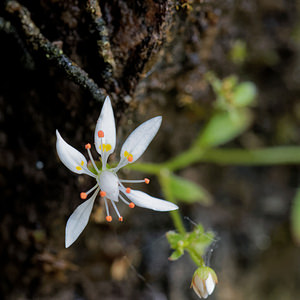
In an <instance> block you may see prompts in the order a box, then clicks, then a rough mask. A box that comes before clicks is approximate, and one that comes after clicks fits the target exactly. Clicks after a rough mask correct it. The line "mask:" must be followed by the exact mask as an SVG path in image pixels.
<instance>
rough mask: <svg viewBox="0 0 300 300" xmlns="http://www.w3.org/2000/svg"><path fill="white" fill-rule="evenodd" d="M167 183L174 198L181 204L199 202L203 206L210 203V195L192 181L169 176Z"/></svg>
mask: <svg viewBox="0 0 300 300" xmlns="http://www.w3.org/2000/svg"><path fill="white" fill-rule="evenodd" d="M169 182H170V187H171V191H172V193H173V196H174V198H175V199H177V200H179V201H181V202H185V203H194V202H199V203H201V204H204V205H209V204H211V203H212V198H211V195H210V194H209V193H208V192H207V191H206V190H205V189H204V188H203V187H202V186H200V185H198V184H196V183H194V182H192V181H189V180H186V179H184V178H182V177H179V176H175V175H171V176H170V181H169Z"/></svg>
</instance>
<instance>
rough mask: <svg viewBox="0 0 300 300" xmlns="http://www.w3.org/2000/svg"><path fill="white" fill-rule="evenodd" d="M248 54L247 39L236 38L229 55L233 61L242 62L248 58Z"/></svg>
mask: <svg viewBox="0 0 300 300" xmlns="http://www.w3.org/2000/svg"><path fill="white" fill-rule="evenodd" d="M247 54H248V53H247V45H246V43H245V41H242V40H236V41H235V42H234V43H233V46H232V48H231V51H230V53H229V57H230V59H231V61H232V62H233V63H235V64H242V63H244V61H245V60H246V58H247Z"/></svg>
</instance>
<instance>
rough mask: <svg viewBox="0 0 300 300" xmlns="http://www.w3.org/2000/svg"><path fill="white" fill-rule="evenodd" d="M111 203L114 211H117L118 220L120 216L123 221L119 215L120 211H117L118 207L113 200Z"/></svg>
mask: <svg viewBox="0 0 300 300" xmlns="http://www.w3.org/2000/svg"><path fill="white" fill-rule="evenodd" d="M111 204H112V206H113V207H114V209H115V211H116V213H117V215H118V217H119V221H120V218H122V221H123V217H121V215H120V213H119V211H118V208H117V206H116V204H115V202H114V201H111Z"/></svg>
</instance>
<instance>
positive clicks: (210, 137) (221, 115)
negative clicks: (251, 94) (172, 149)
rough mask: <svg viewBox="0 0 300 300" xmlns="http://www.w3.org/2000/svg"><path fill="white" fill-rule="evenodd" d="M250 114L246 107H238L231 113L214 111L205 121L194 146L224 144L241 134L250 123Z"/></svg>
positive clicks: (209, 146)
mask: <svg viewBox="0 0 300 300" xmlns="http://www.w3.org/2000/svg"><path fill="white" fill-rule="evenodd" d="M251 122H252V114H251V112H250V111H249V110H248V109H245V108H244V109H238V110H235V111H234V114H233V113H230V112H227V111H223V112H218V113H216V114H215V115H214V116H213V117H212V118H211V119H210V120H209V122H208V123H207V125H206V126H205V128H204V130H203V131H202V133H201V134H200V136H199V137H198V139H197V141H196V146H198V147H201V148H211V147H215V146H218V145H222V144H225V143H227V142H229V141H231V140H232V139H234V138H236V137H237V136H239V135H240V134H242V133H243V132H244V131H245V130H246V129H247V128H248V127H249V126H250V124H251Z"/></svg>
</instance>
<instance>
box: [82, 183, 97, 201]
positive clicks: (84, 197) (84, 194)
mask: <svg viewBox="0 0 300 300" xmlns="http://www.w3.org/2000/svg"><path fill="white" fill-rule="evenodd" d="M97 187H98V184H96V185H94V186H93V187H92V188H91V189H89V190H88V191H87V192H82V193H80V198H81V199H83V200H84V199H86V198H87V196H88V194H90V193H91V192H92V191H93V190H95V189H96V188H97Z"/></svg>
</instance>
